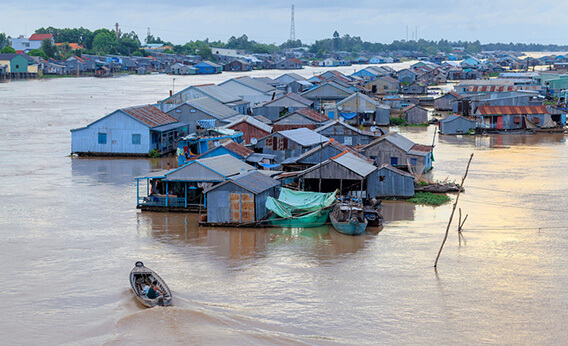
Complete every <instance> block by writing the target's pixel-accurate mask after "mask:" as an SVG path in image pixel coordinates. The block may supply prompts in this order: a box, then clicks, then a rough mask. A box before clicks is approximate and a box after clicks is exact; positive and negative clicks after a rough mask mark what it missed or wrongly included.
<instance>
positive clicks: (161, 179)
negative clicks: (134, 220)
mask: <svg viewBox="0 0 568 346" xmlns="http://www.w3.org/2000/svg"><path fill="white" fill-rule="evenodd" d="M254 169H255V168H254V167H252V166H251V165H249V164H247V163H245V162H243V161H241V160H239V159H237V158H235V157H233V156H231V155H221V156H215V157H211V158H205V159H197V160H192V161H188V162H187V163H186V164H184V165H183V166H181V167H179V168H176V169H171V170H165V171H158V172H153V173H150V174H148V175H147V176H144V177H138V178H136V191H137V194H136V198H137V208H138V209H142V210H152V211H195V210H198V209H199V208H204V207H206V206H207V198H205V199H203V200H202V198H201V195H202V193H203V191H204V190H205V189H208V188H210V187H212V186H213V185H216V184H218V183H221V182H224V181H225V180H227V179H229V178H230V177H232V176H234V175H237V174H240V173H246V172H248V171H251V170H254Z"/></svg>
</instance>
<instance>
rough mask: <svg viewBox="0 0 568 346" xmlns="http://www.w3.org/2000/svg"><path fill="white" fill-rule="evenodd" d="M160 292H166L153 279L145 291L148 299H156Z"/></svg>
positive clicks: (163, 293)
mask: <svg viewBox="0 0 568 346" xmlns="http://www.w3.org/2000/svg"><path fill="white" fill-rule="evenodd" d="M160 294H162V295H165V294H166V293H165V292H164V291H162V290H161V289H160V287H158V281H156V280H154V281H153V282H152V284H151V285H150V288H149V289H148V293H146V297H148V299H156V298H158V297H159V296H160Z"/></svg>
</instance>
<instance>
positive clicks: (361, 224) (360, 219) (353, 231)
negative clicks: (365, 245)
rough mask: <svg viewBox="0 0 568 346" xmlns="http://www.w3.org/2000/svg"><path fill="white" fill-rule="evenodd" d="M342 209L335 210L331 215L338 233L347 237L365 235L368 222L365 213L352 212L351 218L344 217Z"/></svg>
mask: <svg viewBox="0 0 568 346" xmlns="http://www.w3.org/2000/svg"><path fill="white" fill-rule="evenodd" d="M340 208H341V207H336V208H334V210H333V211H332V212H331V213H330V214H329V219H330V220H331V224H332V225H333V228H335V230H336V231H337V232H339V233H343V234H347V235H360V234H363V233H365V229H367V225H368V222H367V219H366V218H365V216H364V215H363V213H362V212H353V211H352V212H351V213H349V215H351V216H350V217H344V214H343V212H342V211H341V209H340Z"/></svg>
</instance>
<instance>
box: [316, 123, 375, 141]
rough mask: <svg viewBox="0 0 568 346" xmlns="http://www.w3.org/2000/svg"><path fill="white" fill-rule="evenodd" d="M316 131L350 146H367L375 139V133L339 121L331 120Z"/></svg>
mask: <svg viewBox="0 0 568 346" xmlns="http://www.w3.org/2000/svg"><path fill="white" fill-rule="evenodd" d="M315 131H316V132H317V133H319V134H322V135H324V136H326V137H329V138H334V139H335V140H336V141H338V142H340V143H343V144H345V145H350V146H356V145H367V144H369V143H371V142H372V141H373V140H374V139H375V134H374V133H373V132H369V131H365V130H361V129H358V128H356V127H353V126H351V125H349V124H347V123H345V122H343V121H339V120H330V121H328V122H327V123H325V124H324V125H322V126H321V127H319V128H317V129H316V130H315Z"/></svg>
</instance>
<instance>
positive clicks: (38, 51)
mask: <svg viewBox="0 0 568 346" xmlns="http://www.w3.org/2000/svg"><path fill="white" fill-rule="evenodd" d="M28 55H29V56H41V57H42V58H44V59H46V60H47V59H48V58H49V57H48V56H47V54H45V52H44V51H43V50H41V49H32V50H30V51H29V52H28Z"/></svg>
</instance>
